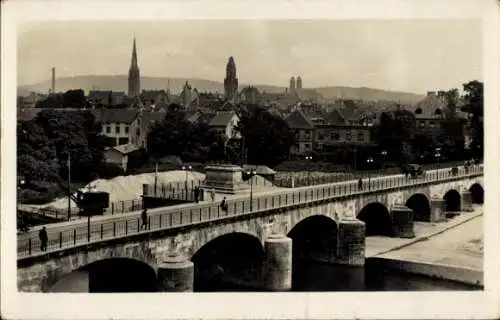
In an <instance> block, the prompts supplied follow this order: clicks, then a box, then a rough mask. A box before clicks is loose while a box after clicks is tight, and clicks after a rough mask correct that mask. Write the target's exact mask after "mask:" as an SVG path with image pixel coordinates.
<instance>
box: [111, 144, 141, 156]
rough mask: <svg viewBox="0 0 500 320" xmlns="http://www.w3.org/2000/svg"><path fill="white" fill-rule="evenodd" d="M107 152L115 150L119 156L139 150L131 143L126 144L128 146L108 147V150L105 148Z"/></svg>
mask: <svg viewBox="0 0 500 320" xmlns="http://www.w3.org/2000/svg"><path fill="white" fill-rule="evenodd" d="M107 150H116V151H118V152H120V153H121V154H129V153H131V152H134V151H137V150H139V148H138V147H137V146H135V145H133V144H131V143H128V144H122V145H119V146H114V147H110V148H107V149H106V151H107Z"/></svg>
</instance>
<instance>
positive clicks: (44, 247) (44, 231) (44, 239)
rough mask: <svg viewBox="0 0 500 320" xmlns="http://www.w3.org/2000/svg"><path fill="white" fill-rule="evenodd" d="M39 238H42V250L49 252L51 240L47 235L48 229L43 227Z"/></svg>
mask: <svg viewBox="0 0 500 320" xmlns="http://www.w3.org/2000/svg"><path fill="white" fill-rule="evenodd" d="M38 237H39V238H40V250H41V251H47V241H48V240H49V236H48V235H47V229H46V228H45V226H43V228H42V230H40V232H39V233H38Z"/></svg>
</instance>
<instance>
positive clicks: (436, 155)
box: [434, 148, 441, 180]
mask: <svg viewBox="0 0 500 320" xmlns="http://www.w3.org/2000/svg"><path fill="white" fill-rule="evenodd" d="M440 151H441V148H436V152H435V153H434V157H435V158H436V161H437V165H436V167H437V170H436V176H437V179H436V180H439V157H441V153H440Z"/></svg>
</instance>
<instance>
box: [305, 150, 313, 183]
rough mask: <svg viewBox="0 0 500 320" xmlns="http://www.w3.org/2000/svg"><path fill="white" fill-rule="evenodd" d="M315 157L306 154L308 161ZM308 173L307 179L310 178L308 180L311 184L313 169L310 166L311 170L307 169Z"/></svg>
mask: <svg viewBox="0 0 500 320" xmlns="http://www.w3.org/2000/svg"><path fill="white" fill-rule="evenodd" d="M312 159H313V157H312V156H306V160H307V161H312ZM307 172H308V174H307V180H309V181H308V182H307V185H311V170H310V168H309V170H307Z"/></svg>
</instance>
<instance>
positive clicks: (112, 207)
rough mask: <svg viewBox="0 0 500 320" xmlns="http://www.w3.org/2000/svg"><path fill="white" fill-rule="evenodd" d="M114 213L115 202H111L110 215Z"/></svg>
mask: <svg viewBox="0 0 500 320" xmlns="http://www.w3.org/2000/svg"><path fill="white" fill-rule="evenodd" d="M114 214H115V203H114V202H111V215H114Z"/></svg>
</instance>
